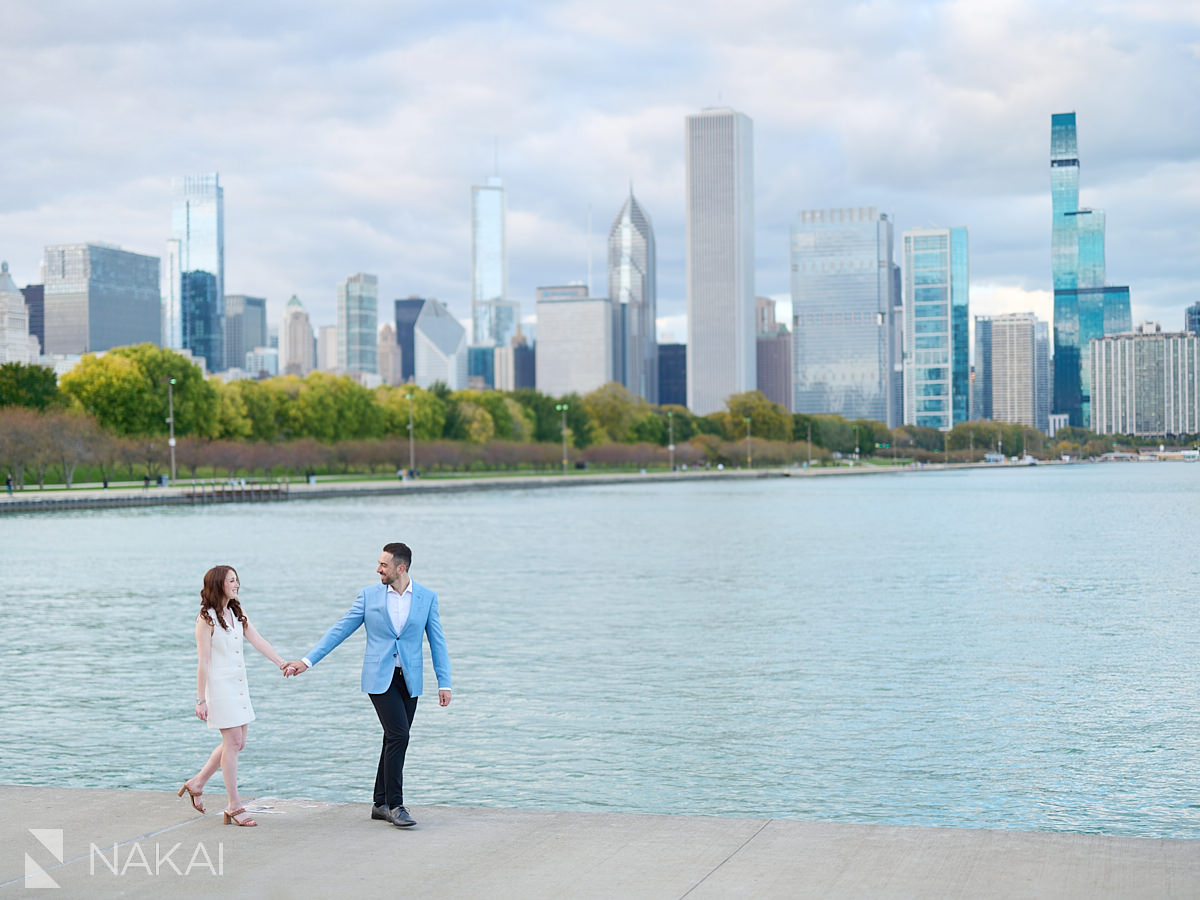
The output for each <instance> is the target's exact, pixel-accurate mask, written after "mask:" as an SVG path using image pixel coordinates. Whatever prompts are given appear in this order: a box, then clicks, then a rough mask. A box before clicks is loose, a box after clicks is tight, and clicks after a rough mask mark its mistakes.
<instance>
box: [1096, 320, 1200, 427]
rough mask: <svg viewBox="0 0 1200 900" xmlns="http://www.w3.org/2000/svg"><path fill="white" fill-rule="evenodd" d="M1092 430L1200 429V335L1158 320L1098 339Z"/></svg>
mask: <svg viewBox="0 0 1200 900" xmlns="http://www.w3.org/2000/svg"><path fill="white" fill-rule="evenodd" d="M1090 361H1091V367H1092V377H1091V384H1092V385H1093V387H1094V391H1095V393H1094V404H1093V407H1092V412H1093V417H1092V425H1091V427H1092V430H1093V431H1095V432H1097V433H1098V434H1136V435H1143V436H1177V435H1178V436H1182V435H1187V434H1195V433H1196V432H1197V431H1200V371H1198V369H1200V336H1197V335H1196V334H1193V333H1192V332H1190V331H1183V332H1175V333H1167V332H1164V331H1163V330H1162V328H1161V326H1159V325H1158V324H1157V323H1146V324H1143V325H1139V326H1138V329H1137V331H1136V332H1131V333H1129V334H1120V335H1112V336H1107V337H1103V338H1096V339H1093V341H1092V352H1091V354H1090Z"/></svg>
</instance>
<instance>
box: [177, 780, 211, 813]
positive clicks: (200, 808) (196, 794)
mask: <svg viewBox="0 0 1200 900" xmlns="http://www.w3.org/2000/svg"><path fill="white" fill-rule="evenodd" d="M184 791H187V792H188V799H190V800H191V801H192V806H194V807H195V808H196V812H198V813H204V812H207V810H206V809H205V808H204V804H203V803H199V802H197V801H198V800H199V799H200V797H202V796H203V795H204V792H203V791H193V790H192V789H191V788H190V787H188V783H187V782H186V781H185V782H184V783H183V787H181V788H180V789H179V793H178V794H176V795H175V796H176V797H182V796H183V792H184Z"/></svg>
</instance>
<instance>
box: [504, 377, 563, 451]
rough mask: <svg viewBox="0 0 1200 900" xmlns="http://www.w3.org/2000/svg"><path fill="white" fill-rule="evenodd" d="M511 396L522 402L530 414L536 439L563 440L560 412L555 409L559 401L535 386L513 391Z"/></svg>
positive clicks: (540, 440) (522, 405)
mask: <svg viewBox="0 0 1200 900" xmlns="http://www.w3.org/2000/svg"><path fill="white" fill-rule="evenodd" d="M509 396H510V397H512V399H513V400H515V401H516V402H517V403H519V404H521V407H522V408H523V409H524V410H525V411H526V413H528V414H529V417H530V421H531V422H532V424H533V439H534V440H535V441H538V442H542V441H557V440H561V435H560V434H559V414H558V412H557V411H556V410H555V409H554V406H555V404H556V403H557V402H558V401H556V400H555V399H554V398H553V397H548V396H547V395H545V394H543V393H541V392H540V391H536V390H534V389H533V388H521V389H520V390H517V391H513V392H512V393H511V394H510V395H509Z"/></svg>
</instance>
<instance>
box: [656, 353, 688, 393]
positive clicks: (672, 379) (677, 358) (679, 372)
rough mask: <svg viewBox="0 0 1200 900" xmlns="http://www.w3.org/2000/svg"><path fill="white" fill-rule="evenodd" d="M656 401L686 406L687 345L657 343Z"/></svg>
mask: <svg viewBox="0 0 1200 900" xmlns="http://www.w3.org/2000/svg"><path fill="white" fill-rule="evenodd" d="M658 402H659V405H661V406H667V405H668V404H669V405H672V406H687V345H686V344H659V345H658Z"/></svg>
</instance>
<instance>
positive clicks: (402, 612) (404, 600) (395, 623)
mask: <svg viewBox="0 0 1200 900" xmlns="http://www.w3.org/2000/svg"><path fill="white" fill-rule="evenodd" d="M387 609H388V615H389V616H390V617H391V620H392V627H393V628H395V629H396V634H399V633H400V632H401V631H403V630H404V624H405V623H406V622H407V621H408V614H409V612H411V611H412V579H409V582H408V584H407V585H406V586H405V588H404V590H403V591H397V590H396V588H395V586H393V585H390V584H389V585H388V589H387ZM396 666H397V668H399V666H400V657H399V656H397V657H396Z"/></svg>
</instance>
